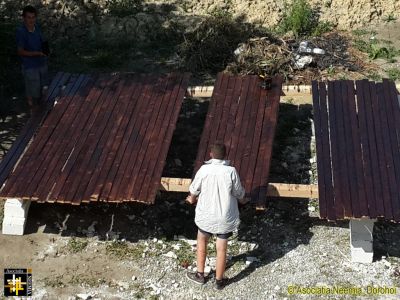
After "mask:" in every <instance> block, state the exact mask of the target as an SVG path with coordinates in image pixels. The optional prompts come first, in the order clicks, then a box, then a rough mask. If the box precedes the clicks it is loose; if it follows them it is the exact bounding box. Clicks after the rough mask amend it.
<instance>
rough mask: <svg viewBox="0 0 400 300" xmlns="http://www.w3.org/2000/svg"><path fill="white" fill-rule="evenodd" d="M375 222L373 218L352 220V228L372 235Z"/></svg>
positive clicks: (353, 230) (354, 230)
mask: <svg viewBox="0 0 400 300" xmlns="http://www.w3.org/2000/svg"><path fill="white" fill-rule="evenodd" d="M374 223H375V220H373V219H360V220H350V229H351V231H352V232H365V233H370V234H371V235H372V231H373V229H374Z"/></svg>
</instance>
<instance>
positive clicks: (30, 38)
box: [17, 24, 47, 69]
mask: <svg viewBox="0 0 400 300" xmlns="http://www.w3.org/2000/svg"><path fill="white" fill-rule="evenodd" d="M42 42H43V37H42V32H41V31H40V28H39V26H38V25H37V24H36V25H35V30H34V31H33V32H29V31H28V29H27V28H26V26H25V24H21V26H19V27H18V28H17V47H18V48H22V49H24V50H26V51H42V50H43V49H42ZM21 61H22V66H23V68H24V69H34V68H40V67H42V66H43V65H44V64H45V63H46V61H47V57H45V56H33V57H28V56H21Z"/></svg>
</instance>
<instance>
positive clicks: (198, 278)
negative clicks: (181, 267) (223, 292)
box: [186, 272, 206, 284]
mask: <svg viewBox="0 0 400 300" xmlns="http://www.w3.org/2000/svg"><path fill="white" fill-rule="evenodd" d="M186 277H187V278H189V279H190V280H191V281H193V282H195V283H197V284H204V283H205V282H206V280H205V279H204V275H202V274H201V273H199V272H196V273H189V272H187V273H186Z"/></svg>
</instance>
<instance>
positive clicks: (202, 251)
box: [186, 230, 210, 284]
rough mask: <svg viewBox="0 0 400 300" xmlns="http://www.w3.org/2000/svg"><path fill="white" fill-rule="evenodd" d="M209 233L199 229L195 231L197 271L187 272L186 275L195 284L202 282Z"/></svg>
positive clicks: (203, 280)
mask: <svg viewBox="0 0 400 300" xmlns="http://www.w3.org/2000/svg"><path fill="white" fill-rule="evenodd" d="M209 237H210V234H208V233H207V232H202V231H201V230H199V231H198V232H197V272H195V273H187V274H186V276H187V278H189V279H190V280H192V281H193V282H195V283H197V284H204V283H205V278H204V265H205V263H206V256H207V243H208V238H209Z"/></svg>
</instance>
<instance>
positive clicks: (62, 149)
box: [34, 76, 112, 202]
mask: <svg viewBox="0 0 400 300" xmlns="http://www.w3.org/2000/svg"><path fill="white" fill-rule="evenodd" d="M111 80H112V78H111V77H109V76H101V77H100V78H93V79H91V80H90V84H88V86H87V87H86V89H85V91H82V92H81V95H80V97H79V98H77V99H76V100H75V102H77V103H74V104H72V105H71V106H70V107H69V109H68V112H67V113H66V114H65V118H64V119H63V120H61V122H59V125H58V126H59V127H60V129H61V130H64V132H63V133H62V134H60V136H61V141H60V140H57V136H56V137H55V142H56V144H57V145H58V146H57V149H55V150H54V151H55V153H54V154H53V161H50V163H49V167H48V170H47V171H46V175H45V176H44V177H43V184H42V185H41V186H40V187H38V189H37V190H36V191H35V193H34V194H35V196H36V197H39V196H38V195H43V196H41V197H45V198H47V196H46V193H47V194H48V193H49V192H50V191H51V190H52V189H53V187H54V184H55V180H56V179H58V176H59V174H60V173H61V172H62V170H63V169H64V167H65V165H66V163H67V162H68V159H69V158H70V156H71V154H72V153H73V152H74V151H75V150H76V145H77V143H78V141H79V139H80V136H81V134H82V132H83V130H86V129H87V127H88V126H90V124H91V123H90V122H91V121H90V118H94V117H95V116H96V113H93V109H94V107H95V106H96V104H97V103H98V102H99V101H101V100H102V99H104V97H105V94H104V93H103V88H104V87H105V86H106V85H107V84H108V83H109V82H111ZM104 92H105V93H107V89H105V90H104ZM77 100H78V101H77ZM78 104H79V105H78ZM88 120H89V123H88ZM57 157H58V158H59V159H58V160H57V159H56V158H57ZM46 187H48V188H46ZM42 201H43V200H42ZM48 201H49V202H54V201H56V199H48Z"/></svg>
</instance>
